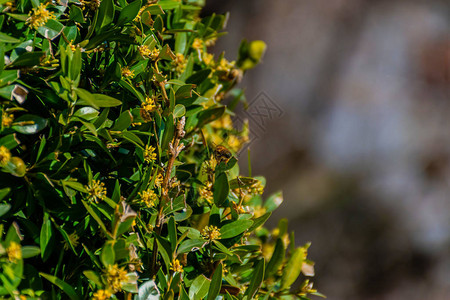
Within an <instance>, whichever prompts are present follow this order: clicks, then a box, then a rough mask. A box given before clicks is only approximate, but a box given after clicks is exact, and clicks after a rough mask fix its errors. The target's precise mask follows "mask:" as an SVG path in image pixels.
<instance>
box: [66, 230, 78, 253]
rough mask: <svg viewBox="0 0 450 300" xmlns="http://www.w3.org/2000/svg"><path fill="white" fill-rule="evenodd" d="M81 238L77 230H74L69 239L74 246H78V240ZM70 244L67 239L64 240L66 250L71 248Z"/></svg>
mask: <svg viewBox="0 0 450 300" xmlns="http://www.w3.org/2000/svg"><path fill="white" fill-rule="evenodd" d="M79 239H80V237H79V236H78V234H77V233H76V232H73V233H71V234H69V240H70V243H71V244H72V246H73V247H74V248H76V247H77V246H78V244H79V243H80V242H79V241H78V240H79ZM69 248H70V245H69V243H68V242H67V241H64V250H66V251H67V250H69Z"/></svg>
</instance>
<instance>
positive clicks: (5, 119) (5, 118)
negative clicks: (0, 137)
mask: <svg viewBox="0 0 450 300" xmlns="http://www.w3.org/2000/svg"><path fill="white" fill-rule="evenodd" d="M13 121H14V115H13V114H8V113H6V112H4V111H3V113H2V125H3V127H10V126H11V124H12V123H13Z"/></svg>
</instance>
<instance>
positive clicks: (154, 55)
mask: <svg viewBox="0 0 450 300" xmlns="http://www.w3.org/2000/svg"><path fill="white" fill-rule="evenodd" d="M158 56H159V49H158V48H153V50H152V52H151V53H150V58H151V59H152V60H156V59H157V58H158Z"/></svg>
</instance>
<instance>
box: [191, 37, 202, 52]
mask: <svg viewBox="0 0 450 300" xmlns="http://www.w3.org/2000/svg"><path fill="white" fill-rule="evenodd" d="M192 48H194V49H197V50H200V51H203V41H202V40H201V39H199V38H195V39H194V42H193V43H192Z"/></svg>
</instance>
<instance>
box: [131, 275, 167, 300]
mask: <svg viewBox="0 0 450 300" xmlns="http://www.w3.org/2000/svg"><path fill="white" fill-rule="evenodd" d="M160 298H161V294H160V293H159V290H158V287H157V286H156V283H155V282H154V281H153V280H149V281H146V282H144V283H143V284H141V286H140V287H139V291H138V294H137V295H135V296H134V300H158V299H160Z"/></svg>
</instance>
